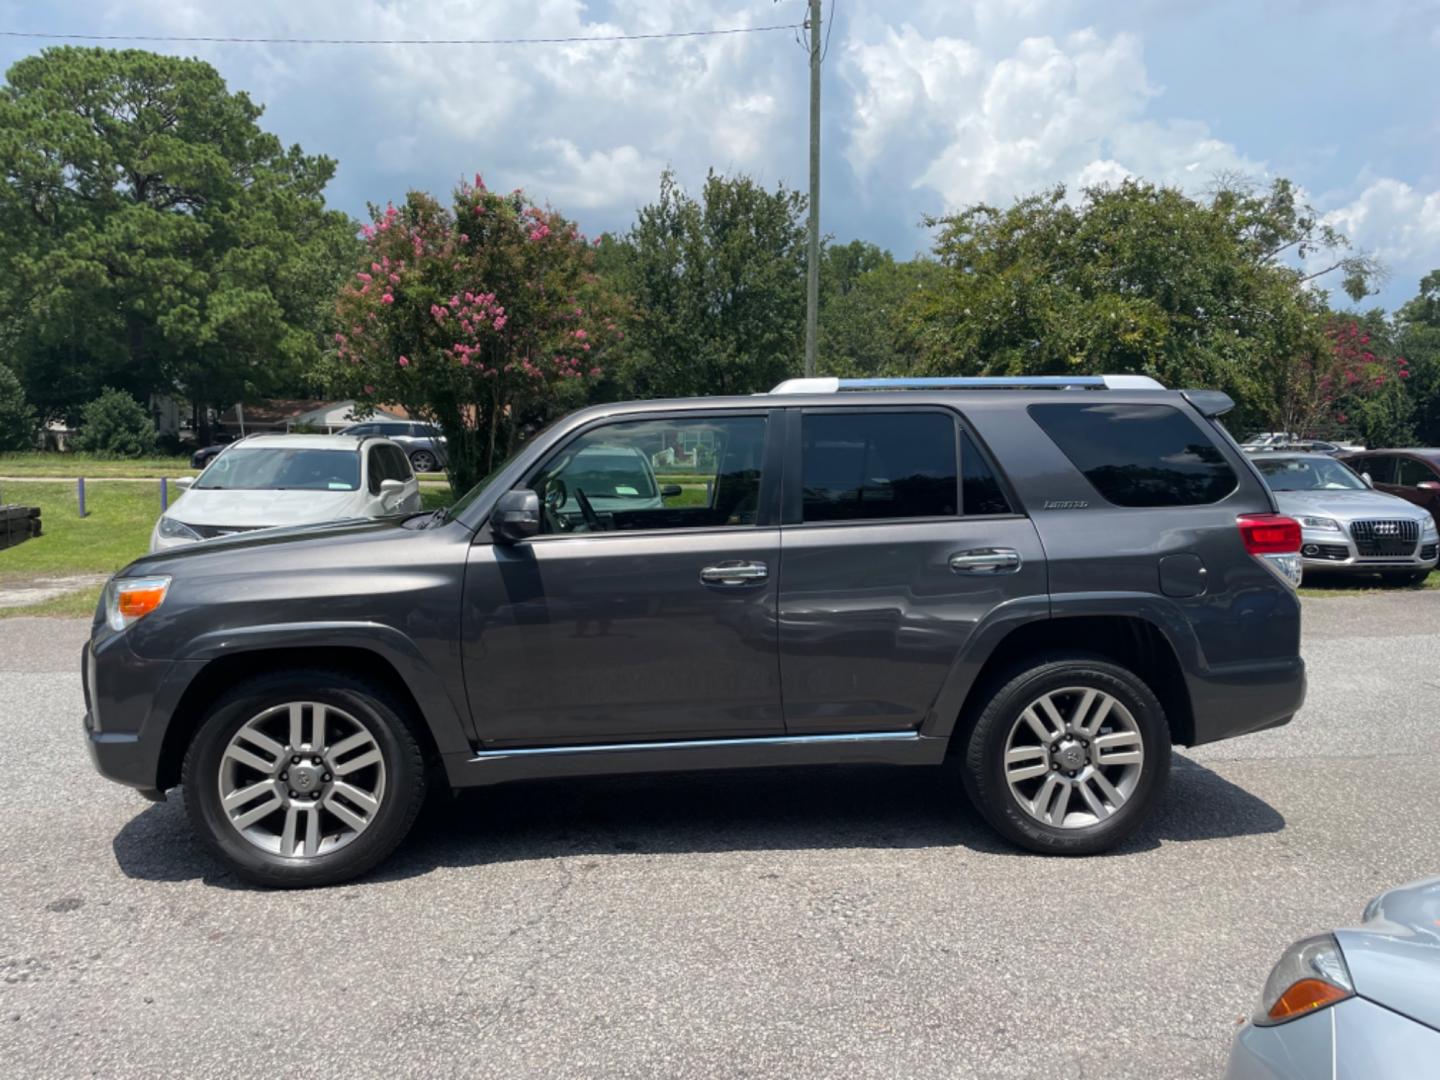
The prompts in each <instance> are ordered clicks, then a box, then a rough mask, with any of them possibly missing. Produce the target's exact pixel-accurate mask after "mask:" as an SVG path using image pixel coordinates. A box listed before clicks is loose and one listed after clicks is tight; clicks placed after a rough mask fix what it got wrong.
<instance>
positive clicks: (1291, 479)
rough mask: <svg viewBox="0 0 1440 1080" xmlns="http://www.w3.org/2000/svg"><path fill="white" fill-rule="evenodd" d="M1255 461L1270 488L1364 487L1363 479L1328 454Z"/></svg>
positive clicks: (1321, 489)
mask: <svg viewBox="0 0 1440 1080" xmlns="http://www.w3.org/2000/svg"><path fill="white" fill-rule="evenodd" d="M1255 464H1256V466H1257V467H1258V468H1259V469H1260V471H1261V472H1262V473H1264V474H1265V480H1266V482H1267V483H1268V484H1269V485H1270V488H1271V490H1273V491H1364V490H1365V481H1363V480H1361V479H1360V477H1358V476H1356V475H1355V474H1354V473H1353V472H1351V471H1350V468H1349V467H1348V466H1346V465H1342V464H1341V463H1340V462H1338V461H1332V460H1331V459H1329V458H1278V459H1277V458H1268V459H1262V460H1257V461H1256V462H1255Z"/></svg>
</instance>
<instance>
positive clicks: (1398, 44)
mask: <svg viewBox="0 0 1440 1080" xmlns="http://www.w3.org/2000/svg"><path fill="white" fill-rule="evenodd" d="M834 3H838V8H837V9H835V10H836V19H835V20H834V25H833V28H832V31H831V39H830V51H829V54H828V57H827V60H826V65H825V73H824V105H825V120H824V158H823V160H824V165H823V170H822V171H823V176H824V183H823V188H822V197H821V204H822V210H823V226H824V229H825V231H826V232H827V233H829V234H831V235H833V236H835V237H836V238H837V239H840V240H849V239H852V238H856V237H859V238H862V239H866V240H871V241H874V242H876V243H879V244H882V245H884V246H886V247H889V248H891V249H892V250H894V251H895V252H896V253H897V254H899V255H902V256H904V255H909V254H913V253H914V252H916V251H919V250H924V249H926V248H927V247H928V246H929V237H928V234H927V232H926V231H925V230H924V229H923V228H922V227H921V226H920V219H921V217H922V216H923V215H925V214H936V213H941V212H943V211H945V210H946V209H949V208H954V207H958V206H962V205H965V204H967V203H969V202H972V201H975V200H978V199H984V200H987V201H990V202H995V203H1000V204H1004V203H1006V202H1008V201H1009V200H1011V199H1013V198H1015V197H1016V196H1018V195H1022V194H1025V193H1027V192H1031V191H1034V190H1036V189H1038V188H1042V187H1047V186H1050V185H1053V184H1057V183H1064V184H1067V185H1070V186H1072V187H1074V186H1075V185H1076V184H1079V183H1084V182H1107V181H1114V180H1116V179H1119V178H1121V177H1123V176H1127V175H1135V176H1142V177H1145V178H1148V179H1153V180H1157V181H1163V182H1165V183H1170V184H1176V185H1179V186H1181V187H1183V188H1186V189H1187V190H1190V191H1194V192H1203V191H1204V190H1205V188H1206V187H1207V185H1208V184H1210V183H1211V181H1212V180H1213V178H1214V177H1215V175H1216V174H1218V173H1221V172H1243V173H1245V174H1248V175H1250V176H1253V177H1254V178H1255V179H1256V180H1257V181H1259V182H1262V183H1263V182H1265V181H1266V180H1268V179H1269V178H1270V177H1273V176H1276V175H1284V176H1288V177H1290V178H1291V179H1293V180H1295V181H1296V182H1297V183H1299V184H1300V185H1301V186H1302V188H1303V189H1304V191H1305V193H1306V194H1307V196H1308V197H1309V199H1310V200H1311V201H1312V202H1313V204H1314V205H1315V206H1316V207H1318V208H1319V209H1320V210H1321V211H1323V212H1324V213H1325V214H1326V215H1327V216H1328V217H1329V219H1330V220H1331V221H1332V222H1333V223H1334V224H1335V225H1336V226H1337V227H1339V228H1341V229H1342V230H1343V231H1344V232H1345V233H1346V234H1347V235H1349V236H1350V237H1351V238H1352V240H1353V241H1354V243H1355V244H1356V246H1358V247H1361V248H1364V249H1366V250H1368V251H1371V252H1373V253H1374V254H1376V255H1378V256H1379V257H1380V258H1381V259H1382V260H1383V261H1384V262H1385V263H1386V264H1387V265H1388V266H1389V268H1390V270H1391V278H1390V281H1389V283H1388V284H1387V286H1386V287H1385V289H1384V290H1383V292H1382V293H1381V294H1380V296H1379V297H1377V298H1373V299H1372V300H1370V301H1368V302H1367V306H1368V304H1369V303H1380V304H1383V305H1385V306H1388V307H1393V306H1394V305H1396V304H1399V303H1401V302H1403V301H1404V300H1405V299H1407V298H1408V297H1410V296H1412V295H1413V294H1414V292H1415V289H1416V284H1417V282H1418V280H1419V278H1420V277H1421V276H1422V275H1423V274H1425V273H1426V272H1428V271H1430V270H1434V269H1440V149H1437V147H1440V109H1437V108H1436V104H1437V94H1436V89H1435V79H1434V72H1435V70H1436V69H1437V67H1440V0H1372V2H1370V3H1358V2H1355V0H1248V2H1241V0H1204V2H1202V0H1129V2H1125V3H1114V2H1112V3H1087V2H1083V0H909V2H905V0H890V2H885V0H826V5H825V7H826V13H827V17H828V15H829V13H830V11H831V10H832V5H833V4H834ZM804 6H805V5H804V3H803V0H609V2H594V3H582V2H579V0H528V2H525V3H517V2H514V0H503V2H501V0H348V2H346V3H336V2H333V0H283V2H282V0H247V2H246V3H244V4H234V3H225V4H222V3H219V2H216V0H85V2H77V0H48V2H45V3H38V2H34V0H24V2H20V0H0V29H4V30H33V31H50V32H57V33H67V32H68V33H100V34H116V33H152V34H185V35H235V36H308V37H333V36H346V37H365V38H371V37H432V38H433V37H500V36H509V37H514V36H565V35H572V34H573V35H597V34H605V33H617V32H663V31H675V30H693V29H706V28H714V27H736V26H756V25H763V24H770V23H794V22H798V21H800V19H801V18H803V14H804ZM43 44H45V42H43V41H36V40H23V39H0V62H3V63H4V64H5V65H7V66H8V64H9V63H11V62H12V61H13V60H15V59H18V58H19V57H21V56H23V55H26V54H27V53H29V52H33V51H35V50H37V49H38V48H40V47H42V46H43ZM146 47H151V48H161V49H168V50H170V51H178V52H183V53H185V54H187V55H198V56H202V57H204V58H205V59H207V60H209V61H211V62H212V63H214V64H215V65H216V67H218V68H219V69H220V71H221V72H222V74H223V75H224V76H225V77H226V79H227V80H228V81H229V83H230V86H231V87H232V88H234V89H244V90H247V91H248V92H249V93H250V94H251V95H252V96H253V97H255V98H256V99H257V100H259V101H261V102H263V103H264V104H265V105H266V110H267V111H266V116H265V119H264V123H265V124H266V125H267V126H269V127H270V128H271V129H272V130H274V131H275V132H277V133H278V134H279V135H280V136H281V137H282V138H284V139H285V140H286V141H294V142H299V143H300V144H301V145H302V146H303V147H304V148H305V149H306V150H307V151H310V152H323V153H326V154H329V155H331V156H333V157H335V158H337V159H338V160H339V163H340V168H339V173H338V175H337V177H336V180H335V182H334V183H333V185H332V186H331V188H330V190H329V195H330V197H331V200H332V201H333V202H334V203H335V204H336V205H338V206H340V207H341V208H343V209H345V210H348V211H350V212H351V213H353V214H356V215H360V214H362V213H363V211H364V206H365V203H366V202H367V201H378V202H384V201H385V200H386V199H387V198H394V199H398V198H400V197H402V196H403V194H404V192H405V191H406V190H407V189H408V188H412V187H419V188H426V189H430V190H435V191H445V190H448V189H449V188H450V187H451V186H452V185H453V184H454V182H455V181H456V180H457V179H458V178H459V177H461V176H468V175H471V174H473V173H475V172H477V171H478V172H481V173H483V174H484V175H485V178H486V180H487V182H488V183H489V184H490V185H491V186H492V187H505V188H509V187H514V186H524V187H526V188H528V189H529V190H530V191H531V192H532V193H533V194H534V195H536V196H537V197H539V198H541V199H545V200H548V201H550V202H552V203H553V204H554V205H555V206H556V207H557V208H559V209H561V210H562V211H564V212H566V213H568V214H570V215H571V216H573V217H575V218H577V219H578V220H579V221H580V222H581V224H582V227H583V228H584V229H585V230H586V231H587V232H592V233H593V232H598V231H600V230H602V229H617V228H620V229H623V228H624V227H625V226H626V225H627V224H628V223H629V222H630V221H631V220H632V218H633V216H634V211H635V209H636V207H637V206H639V205H641V204H643V203H645V202H647V201H649V200H650V199H651V198H653V196H654V194H655V192H656V189H657V186H658V177H659V173H660V170H661V169H662V168H663V167H665V166H666V165H670V166H672V167H674V168H675V169H676V171H677V172H678V174H679V176H680V178H681V180H682V182H684V183H686V184H687V185H689V186H692V187H693V186H694V185H696V184H698V182H699V181H700V180H701V179H702V178H703V176H704V174H705V171H706V169H707V168H709V167H711V166H714V167H715V168H717V169H720V170H722V171H745V172H748V173H751V174H753V175H755V176H757V177H759V178H761V179H763V180H764V181H766V182H767V183H775V182H785V183H788V184H790V185H792V186H796V187H799V188H801V189H802V190H803V189H804V187H805V184H806V174H805V164H806V145H805V139H806V126H805V125H806V116H807V113H806V108H807V103H806V94H807V91H808V76H807V71H806V56H805V53H804V51H803V49H802V48H801V47H800V46H799V45H798V44H797V43H796V42H795V40H794V39H793V37H792V36H791V35H790V34H789V33H766V34H750V35H744V36H736V37H725V38H712V39H705V40H698V41H697V40H683V41H667V42H631V43H623V44H614V43H594V44H588V45H565V46H557V45H543V46H542V45H525V46H486V47H426V48H420V47H405V46H350V47H340V46H326V47H320V46H316V47H298V46H285V45H271V46H257V45H241V44H216V45H184V46H164V45H148V46H146Z"/></svg>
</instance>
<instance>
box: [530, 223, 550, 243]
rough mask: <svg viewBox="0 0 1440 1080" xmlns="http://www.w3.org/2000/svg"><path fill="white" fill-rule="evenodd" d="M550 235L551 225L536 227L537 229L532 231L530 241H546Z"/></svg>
mask: <svg viewBox="0 0 1440 1080" xmlns="http://www.w3.org/2000/svg"><path fill="white" fill-rule="evenodd" d="M549 235H550V226H549V225H545V224H540V225H536V226H535V228H533V229H531V230H530V239H531V240H535V241H539V240H544V239H545V238H546V237H547V236H549Z"/></svg>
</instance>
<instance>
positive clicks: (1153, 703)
mask: <svg viewBox="0 0 1440 1080" xmlns="http://www.w3.org/2000/svg"><path fill="white" fill-rule="evenodd" d="M1169 773H1170V729H1169V725H1168V724H1167V723H1166V720H1165V713H1164V710H1163V709H1162V708H1161V706H1160V702H1159V701H1158V700H1156V698H1155V695H1154V693H1152V692H1151V690H1150V688H1149V687H1148V686H1146V685H1145V683H1144V681H1143V680H1141V679H1139V678H1137V677H1136V676H1135V675H1134V674H1133V673H1132V672H1130V671H1127V670H1126V669H1125V668H1122V667H1119V666H1117V665H1115V664H1113V663H1110V662H1109V661H1106V660H1102V659H1098V658H1090V657H1085V656H1070V657H1057V658H1052V659H1048V660H1045V661H1042V662H1039V663H1037V664H1035V665H1034V666H1032V667H1029V668H1027V669H1024V670H1020V671H1018V672H1016V673H1014V674H1012V675H1011V676H1010V677H1009V678H1008V679H1006V680H1005V681H1004V683H1003V685H1001V686H999V688H998V689H996V690H995V692H994V693H993V694H992V695H991V696H990V698H989V699H988V701H986V703H985V705H984V707H983V708H982V710H981V712H980V715H979V717H978V719H977V720H976V722H975V726H974V727H973V728H972V729H971V731H970V733H969V740H968V742H967V744H966V747H965V770H964V776H965V788H966V791H967V792H968V793H969V795H970V798H971V801H972V802H974V804H975V806H976V808H977V809H978V810H979V811H980V812H981V813H982V814H983V815H984V816H985V819H986V820H987V821H989V822H990V824H991V825H992V826H994V828H995V829H996V830H997V831H998V832H999V833H1000V834H1001V835H1002V836H1004V837H1005V838H1006V839H1008V840H1011V841H1012V842H1014V843H1016V844H1019V845H1020V846H1022V847H1025V848H1029V849H1030V850H1031V851H1038V852H1042V853H1051V854H1057V855H1088V854H1092V853H1094V852H1098V851H1104V850H1106V849H1107V848H1110V847H1113V846H1114V845H1116V844H1118V843H1119V842H1120V841H1122V840H1124V839H1125V838H1126V837H1128V836H1129V835H1130V834H1131V833H1132V832H1134V831H1135V829H1137V828H1138V827H1139V826H1140V825H1141V824H1142V823H1143V822H1144V820H1145V818H1146V816H1147V814H1148V812H1149V810H1150V809H1151V807H1152V806H1154V805H1155V803H1156V802H1157V801H1158V800H1159V798H1160V797H1161V795H1162V794H1163V793H1164V791H1165V786H1166V783H1167V781H1168V780H1169Z"/></svg>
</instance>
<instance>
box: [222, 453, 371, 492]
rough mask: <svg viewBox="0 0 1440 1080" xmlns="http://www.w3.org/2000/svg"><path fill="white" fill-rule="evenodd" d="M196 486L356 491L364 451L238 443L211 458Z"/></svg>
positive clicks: (223, 488) (230, 488) (273, 489)
mask: <svg viewBox="0 0 1440 1080" xmlns="http://www.w3.org/2000/svg"><path fill="white" fill-rule="evenodd" d="M194 486H195V488H197V489H199V490H202V491H205V490H215V491H218V490H234V489H237V488H239V489H245V490H251V491H255V490H260V491H355V490H356V489H357V488H359V487H360V454H359V453H358V452H357V451H355V450H314V449H300V448H298V447H297V448H295V449H293V450H292V449H289V448H286V447H281V446H252V447H240V446H237V447H234V448H233V449H230V450H227V451H225V453H223V454H221V455H220V456H219V457H217V458H216V459H215V460H214V461H213V462H211V463H210V467H209V468H208V469H206V470H205V471H204V472H203V473H201V474H200V479H198V480H196V481H195V485H194Z"/></svg>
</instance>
